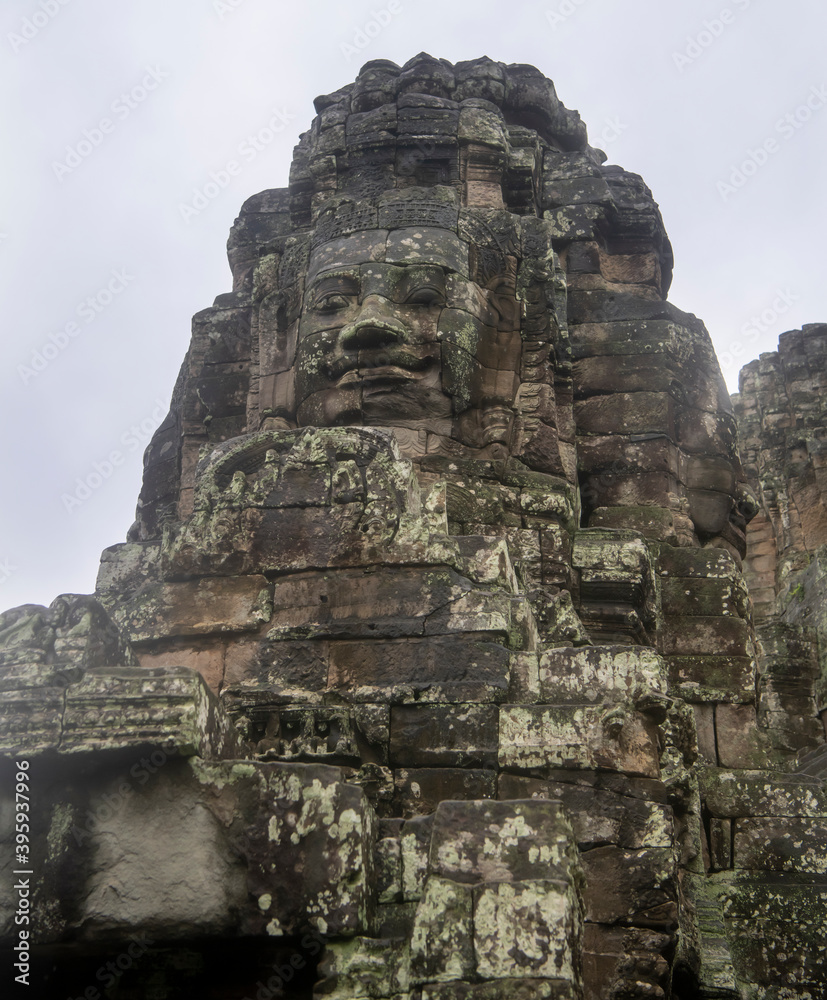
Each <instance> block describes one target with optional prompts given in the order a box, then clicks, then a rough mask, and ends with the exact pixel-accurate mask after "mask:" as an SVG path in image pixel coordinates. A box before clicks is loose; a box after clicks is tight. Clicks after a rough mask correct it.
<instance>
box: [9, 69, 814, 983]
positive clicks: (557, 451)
mask: <svg viewBox="0 0 827 1000" xmlns="http://www.w3.org/2000/svg"><path fill="white" fill-rule="evenodd" d="M316 112H317V115H316V117H315V118H314V120H313V123H312V125H311V127H310V129H309V130H308V131H307V132H305V133H304V134H303V135H302V136H301V137H300V139H299V144H298V145H297V147H296V150H295V155H294V159H293V166H292V169H291V173H290V182H289V186H288V187H287V188H279V189H273V190H269V191H265V192H262V193H261V194H258V195H255V196H254V197H252V198H250V199H249V200H248V201H247V202H246V203H245V204H244V205H243V206H242V209H241V213H240V215H239V218H238V219H237V220H236V223H235V225H234V227H233V230H232V232H231V235H230V241H229V245H228V252H229V260H230V265H231V268H232V273H233V290H232V291H231V292H228V293H225V294H222V295H219V297H218V298H217V299H216V301H215V304H214V305H213V306H212V307H211V308H209V309H205V310H204V311H202V312H201V313H198V314H197V315H196V317H195V318H194V321H193V334H192V341H191V345H190V349H189V351H188V353H187V356H186V358H185V360H184V364H183V366H182V369H181V373H180V375H179V378H178V381H177V384H176V387H175V391H174V394H173V399H172V404H171V408H170V412H169V416H168V417H167V419H166V420H165V422H164V423H163V425H162V426H161V427H160V428H159V430H158V431H157V433H156V435H155V437H154V439H153V441H152V442H151V444H150V446H149V448H148V449H147V453H146V456H145V470H144V480H143V487H142V490H141V495H140V498H139V502H138V511H137V520H136V522H135V524H134V525H133V527H132V528H131V530H130V532H129V535H128V539H127V541H126V542H125V543H123V544H119V545H114V546H112V547H111V548H109V549H107V550H106V551H105V552H104V553H103V556H102V559H101V568H100V573H99V577H98V582H97V588H96V592H95V594H94V595H93V596H91V597H86V596H83V597H81V596H77V595H63V596H61V597H59V598H57V600H56V601H55V602H54V603H53V604H52V605H51V606H50V607H49V608H43V607H37V606H32V605H27V606H23V607H21V608H15V609H13V610H12V611H9V612H6V613H5V614H4V615H2V616H0V692H2V694H1V695H0V698H1V699H2V700H1V701H0V752H2V755H3V768H4V771H3V773H4V775H5V777H4V780H3V783H2V791H1V792H0V794H1V795H3V796H7V795H8V794H9V790H10V789H12V788H13V787H14V782H13V778H14V774H15V768H16V762H18V761H21V760H23V761H28V762H29V767H30V771H29V774H30V776H31V786H32V789H33V790H34V791H35V792H36V794H35V797H34V799H33V804H32V807H31V814H30V816H31V823H30V825H31V855H30V860H31V865H32V868H33V870H34V871H35V872H36V876H35V878H34V880H33V885H34V889H33V893H32V898H31V907H32V909H31V913H32V923H31V925H30V930H31V941H32V963H33V970H34V971H33V973H32V975H33V976H34V977H35V979H34V981H35V985H36V988H37V990H39V991H40V992H39V993H37V994H36V995H42V996H44V997H45V996H55V997H56V996H65V995H68V994H70V995H72V996H80V995H84V990H85V989H86V988H87V987H90V986H93V987H94V989H96V990H97V991H98V994H99V996H101V997H107V998H111V1000H132V998H137V997H149V996H152V997H154V998H157V1000H162V998H177V997H189V996H196V995H197V996H203V997H209V998H214V1000H230V998H233V1000H240V998H242V997H249V998H253V997H256V998H263V997H267V998H271V997H273V998H275V997H280V998H281V997H283V998H288V997H290V998H303V1000H367V998H370V1000H535V998H541V1000H546V998H548V1000H552V998H553V1000H621V998H622V1000H631V998H641V1000H643V998H658V997H660V998H664V1000H666V998H674V1000H692V998H710V1000H711V998H726V997H732V998H753V1000H818V998H821V1000H823V998H824V997H827V959H825V955H827V787H825V779H826V778H827V749H825V746H827V741H826V740H825V728H824V719H825V709H827V693H825V692H826V691H827V686H826V685H827V682H826V681H825V678H827V664H825V658H827V611H825V608H827V562H825V554H824V550H825V546H827V507H826V506H825V489H827V480H825V479H824V474H825V469H824V468H822V466H823V465H824V463H823V462H822V458H821V456H822V452H823V450H824V449H823V441H824V439H825V437H827V413H826V412H825V403H824V400H825V398H827V397H825V393H824V391H823V390H824V386H825V380H827V326H818V325H812V326H806V327H804V329H803V330H801V331H794V332H791V333H787V334H784V335H783V336H782V338H781V341H780V344H779V350H778V352H777V353H776V354H765V355H762V356H761V358H760V359H759V360H758V361H756V362H753V363H752V364H750V365H748V366H747V367H746V368H745V369H744V371H743V372H742V382H741V392H740V394H739V395H738V396H736V397H735V399H734V406H733V401H731V400H730V397H729V395H728V393H727V391H726V388H725V386H724V383H723V380H722V377H721V373H720V369H719V366H718V363H717V360H716V358H715V353H714V350H713V348H712V344H711V341H710V338H709V335H708V334H707V332H706V330H705V328H704V326H703V324H702V323H701V322H700V321H699V320H698V319H697V318H696V317H695V316H692V315H688V314H685V313H682V312H681V311H680V310H678V309H676V308H675V307H674V306H672V305H671V304H670V303H668V302H667V301H666V295H667V292H668V288H669V282H670V278H671V269H672V253H671V248H670V245H669V241H668V239H667V236H666V233H665V230H664V227H663V223H662V220H661V217H660V213H659V211H658V208H657V205H656V204H655V202H654V201H653V199H652V196H651V193H650V192H649V189H648V188H647V187H646V186H645V184H644V183H643V181H642V180H641V179H640V178H639V177H638V176H636V175H634V174H630V173H628V172H626V171H625V170H623V169H622V168H620V167H616V166H609V165H606V163H605V160H606V157H605V154H603V153H602V152H601V151H600V150H597V149H594V148H592V147H591V146H590V145H589V144H588V141H587V136H586V130H585V127H584V125H583V123H582V122H581V121H580V118H579V116H578V115H577V113H576V112H573V111H569V110H568V109H566V108H565V107H564V106H563V105H562V104H561V102H560V101H559V99H558V98H557V95H556V92H555V89H554V86H553V84H552V83H551V81H549V80H547V79H546V78H545V77H544V76H543V75H542V74H541V73H540V72H539V71H538V70H536V69H534V68H533V67H530V66H523V65H511V66H506V65H503V64H501V63H495V62H492V61H491V60H489V59H479V60H475V61H472V62H466V63H457V64H456V65H451V64H450V63H448V62H446V61H445V60H439V59H434V58H432V57H431V56H427V55H424V54H422V55H419V56H417V57H416V58H414V59H412V60H411V61H410V62H409V63H406V64H405V66H403V67H399V66H397V65H395V64H394V63H391V62H387V61H384V60H375V61H373V62H370V63H368V64H367V65H366V66H365V67H363V69H362V70H361V71H360V73H359V75H358V77H357V79H356V81H355V83H353V84H350V85H348V86H346V87H344V88H343V89H342V90H340V91H337V92H336V93H334V94H330V95H326V96H323V97H320V98H318V99H317V100H316ZM739 448H740V451H739ZM4 810H5V802H4ZM7 812H8V815H11V811H4V812H3V815H6V814H7ZM0 838H3V845H4V847H3V853H2V855H1V856H0V863H2V865H3V866H5V871H6V873H7V874H8V875H9V876H10V878H9V879H8V880H7V881H4V882H3V884H2V886H1V887H0V930H2V933H3V935H4V940H5V941H6V942H7V943H8V944H9V945H11V944H12V943H13V942H14V941H16V940H17V937H16V935H17V928H16V926H15V910H14V905H15V896H14V893H13V889H12V876H11V873H12V872H13V870H14V868H15V861H14V858H15V853H14V850H13V845H14V842H15V831H14V824H13V823H6V824H5V825H4V826H3V827H2V828H0ZM130 949H131V950H130ZM123 956H127V958H126V959H123V958H122V957H123ZM119 958H122V961H121V963H120V964H118V959H119ZM113 962H114V963H115V964H114V968H115V970H116V971H117V975H115V974H114V973H113V972H112V971H111V970H109V971H107V969H108V966H107V963H113ZM101 970H103V971H101Z"/></svg>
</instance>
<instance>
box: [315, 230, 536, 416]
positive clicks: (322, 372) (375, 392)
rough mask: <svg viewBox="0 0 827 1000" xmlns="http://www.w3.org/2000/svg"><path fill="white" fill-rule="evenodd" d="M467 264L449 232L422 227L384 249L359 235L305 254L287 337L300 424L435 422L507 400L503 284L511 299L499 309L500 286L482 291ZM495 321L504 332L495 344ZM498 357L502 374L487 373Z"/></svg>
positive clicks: (510, 358) (465, 250)
mask: <svg viewBox="0 0 827 1000" xmlns="http://www.w3.org/2000/svg"><path fill="white" fill-rule="evenodd" d="M381 235H382V237H383V238H384V235H385V234H381ZM371 255H375V256H384V258H385V259H384V261H382V262H376V261H375V260H371V259H370V256H371ZM468 261H469V246H468V244H467V243H465V242H463V241H462V240H459V239H458V238H457V236H456V234H455V233H453V232H451V231H448V230H438V229H429V228H426V227H422V228H419V229H416V228H413V227H412V228H411V229H403V230H396V231H394V232H392V233H391V234H389V236H388V239H387V241H386V246H385V247H384V253H379V254H377V253H376V247H375V246H374V245H373V244H370V243H369V241H367V240H366V239H365V238H364V235H363V234H360V235H359V236H357V237H351V238H349V239H344V240H336V241H335V242H334V243H332V244H326V245H324V246H322V247H320V248H318V249H317V250H316V251H314V253H313V254H312V255H311V258H310V263H309V267H308V273H307V278H306V282H305V290H304V299H303V304H302V312H301V319H300V324H299V334H298V351H297V359H296V414H297V418H298V423H299V425H305V426H307V425H313V426H334V425H337V424H375V425H388V424H393V423H397V422H403V423H408V424H409V423H411V422H414V423H418V424H424V425H430V426H431V427H432V428H435V427H436V425H439V424H442V425H446V426H450V424H451V422H452V421H453V420H454V419H455V418H457V417H459V416H460V415H461V414H463V413H465V412H466V411H468V410H470V409H472V408H478V407H482V406H483V405H488V406H490V405H502V406H511V405H512V404H513V398H514V392H515V389H516V374H517V372H518V370H519V329H518V327H519V320H518V318H517V317H518V313H517V310H516V298H515V294H514V291H513V282H512V285H511V288H510V289H507V290H506V292H505V299H506V300H508V299H509V298H510V301H511V303H513V307H512V308H508V307H505V308H504V307H503V305H502V300H503V289H502V287H500V288H489V289H484V288H482V287H481V286H480V285H479V284H478V283H477V282H475V281H474V280H472V279H471V278H470V277H469V263H468ZM502 284H503V283H502V282H500V285H501V286H502ZM506 284H507V282H506ZM503 312H505V313H506V314H508V318H507V322H506V323H505V324H504V321H503V316H502V313H503ZM503 325H507V326H511V327H512V328H513V329H512V331H511V332H512V334H513V336H512V337H511V338H509V337H508V336H507V335H506V339H507V340H509V343H508V345H507V346H508V349H507V350H505V351H503V350H501V349H500V347H501V346H502V345H499V346H498V341H501V340H502V334H501V333H500V327H502V326H503ZM492 364H493V365H494V369H495V370H494V371H493V372H492V371H491V370H490V367H489V366H491V365H492ZM502 365H505V367H506V369H510V371H511V374H512V377H511V378H508V377H506V378H505V379H503V378H502V377H501V376H502V372H501V371H497V370H496V369H497V368H499V367H501V366H502ZM492 376H493V377H492Z"/></svg>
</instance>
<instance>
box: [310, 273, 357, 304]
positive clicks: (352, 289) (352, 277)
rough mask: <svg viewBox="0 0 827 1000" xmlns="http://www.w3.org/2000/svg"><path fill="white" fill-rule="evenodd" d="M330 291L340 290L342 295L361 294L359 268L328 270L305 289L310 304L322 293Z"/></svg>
mask: <svg viewBox="0 0 827 1000" xmlns="http://www.w3.org/2000/svg"><path fill="white" fill-rule="evenodd" d="M329 292H339V293H341V294H342V295H358V294H359V270H358V268H357V269H356V270H346V271H344V270H343V271H334V272H331V271H326V272H325V273H324V274H320V275H319V276H318V277H317V278H315V279H314V280H313V281H312V282H311V283H310V284H309V285H308V287H307V289H306V291H305V299H306V301H307V302H308V303H309V304H312V302H313V301H315V300H317V299H318V298H319V297H320V296H321V295H323V294H327V293H329Z"/></svg>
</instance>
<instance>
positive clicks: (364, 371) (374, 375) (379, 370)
mask: <svg viewBox="0 0 827 1000" xmlns="http://www.w3.org/2000/svg"><path fill="white" fill-rule="evenodd" d="M416 376H417V373H415V372H412V371H410V370H409V369H407V368H399V367H398V366H397V365H382V366H380V367H376V368H351V369H350V371H347V372H345V374H344V375H343V376H342V377H341V378H340V379H339V381H338V382H337V383H336V385H337V386H339V385H352V384H353V383H354V382H388V381H393V382H411V381H413V380H414V379H415V378H416Z"/></svg>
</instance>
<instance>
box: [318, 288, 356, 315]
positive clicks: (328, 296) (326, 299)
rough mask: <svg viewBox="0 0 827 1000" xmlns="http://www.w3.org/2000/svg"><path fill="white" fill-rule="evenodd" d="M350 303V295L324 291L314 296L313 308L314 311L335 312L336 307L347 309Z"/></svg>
mask: <svg viewBox="0 0 827 1000" xmlns="http://www.w3.org/2000/svg"><path fill="white" fill-rule="evenodd" d="M350 303H351V300H350V296H348V295H344V294H343V293H342V292H325V293H323V294H321V295H318V296H317V297H316V299H315V301H314V303H313V308H314V309H315V310H316V312H336V311H337V310H338V309H347V307H348V306H349V305H350Z"/></svg>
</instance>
